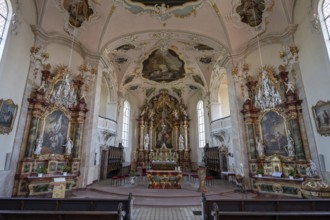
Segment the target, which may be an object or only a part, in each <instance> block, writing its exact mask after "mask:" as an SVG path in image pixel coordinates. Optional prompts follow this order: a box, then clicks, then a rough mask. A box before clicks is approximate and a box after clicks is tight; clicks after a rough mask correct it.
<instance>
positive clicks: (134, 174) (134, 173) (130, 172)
mask: <svg viewBox="0 0 330 220" xmlns="http://www.w3.org/2000/svg"><path fill="white" fill-rule="evenodd" d="M128 175H129V176H136V171H134V170H131V171H129V174H128Z"/></svg>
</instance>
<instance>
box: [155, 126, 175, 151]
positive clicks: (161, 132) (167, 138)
mask: <svg viewBox="0 0 330 220" xmlns="http://www.w3.org/2000/svg"><path fill="white" fill-rule="evenodd" d="M156 137H157V139H156V148H161V147H162V145H163V143H165V145H166V147H167V148H173V144H172V128H171V127H170V126H168V125H167V127H166V128H165V129H163V128H162V126H161V125H159V126H158V127H157V129H156Z"/></svg>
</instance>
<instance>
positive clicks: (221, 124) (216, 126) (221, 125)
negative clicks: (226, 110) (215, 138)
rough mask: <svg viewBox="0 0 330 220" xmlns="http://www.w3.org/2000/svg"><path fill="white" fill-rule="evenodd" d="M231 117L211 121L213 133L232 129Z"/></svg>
mask: <svg viewBox="0 0 330 220" xmlns="http://www.w3.org/2000/svg"><path fill="white" fill-rule="evenodd" d="M231 127H232V125H231V117H230V116H227V117H224V118H219V119H217V120H214V121H211V127H210V129H211V133H218V132H219V131H220V130H223V129H227V128H231Z"/></svg>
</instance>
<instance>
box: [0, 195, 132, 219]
mask: <svg viewBox="0 0 330 220" xmlns="http://www.w3.org/2000/svg"><path fill="white" fill-rule="evenodd" d="M18 219H24V220H26V219H31V220H32V219H33V220H39V219H40V220H41V219H46V220H53V219H54V220H55V219H56V220H58V219H63V220H65V219H70V220H76V219H77V220H87V219H97V220H103V219H104V220H105V219H107V220H131V219H132V194H131V193H130V194H129V196H128V199H122V200H119V199H118V200H110V199H85V198H84V199H40V198H0V220H18Z"/></svg>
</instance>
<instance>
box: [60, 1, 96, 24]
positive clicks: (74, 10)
mask: <svg viewBox="0 0 330 220" xmlns="http://www.w3.org/2000/svg"><path fill="white" fill-rule="evenodd" d="M94 1H95V0H94ZM63 8H64V9H65V10H67V12H68V13H69V23H70V25H71V26H73V27H77V28H79V27H81V25H82V24H83V23H84V22H85V21H88V20H89V19H90V17H91V16H92V15H93V14H94V11H93V9H92V7H91V5H90V4H89V2H88V0H80V1H73V0H64V1H63Z"/></svg>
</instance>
